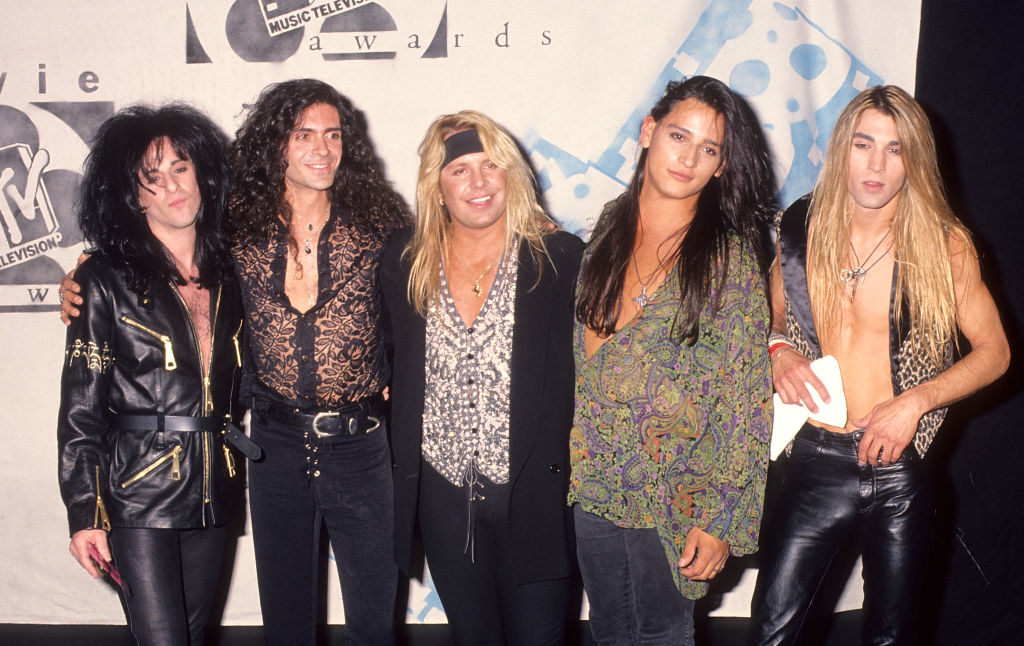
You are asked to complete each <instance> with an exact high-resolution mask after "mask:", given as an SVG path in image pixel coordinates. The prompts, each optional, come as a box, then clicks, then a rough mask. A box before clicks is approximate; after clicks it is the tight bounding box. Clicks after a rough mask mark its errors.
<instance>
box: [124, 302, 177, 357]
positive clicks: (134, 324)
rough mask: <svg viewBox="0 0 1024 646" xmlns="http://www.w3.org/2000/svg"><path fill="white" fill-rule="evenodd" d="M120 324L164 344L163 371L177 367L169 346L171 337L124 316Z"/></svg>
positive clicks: (171, 348) (172, 350)
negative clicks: (126, 325)
mask: <svg viewBox="0 0 1024 646" xmlns="http://www.w3.org/2000/svg"><path fill="white" fill-rule="evenodd" d="M121 322H122V323H126V324H128V325H130V326H132V327H133V328H135V329H137V330H142V331H143V332H145V333H146V334H149V335H151V336H155V337H156V338H157V339H159V340H160V342H161V343H163V344H164V370H174V369H176V368H177V367H178V362H177V361H175V360H174V348H173V347H172V346H171V337H169V336H167V335H166V334H161V333H160V332H157V331H156V330H153V329H150V328H148V327H146V326H145V325H143V324H142V323H139V322H138V321H136V320H135V319H133V318H130V317H128V316H125V315H124V314H122V315H121Z"/></svg>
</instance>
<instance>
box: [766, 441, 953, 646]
mask: <svg viewBox="0 0 1024 646" xmlns="http://www.w3.org/2000/svg"><path fill="white" fill-rule="evenodd" d="M862 436H863V432H861V431H857V432H854V433H849V434H841V433H832V432H829V431H826V430H824V429H820V428H816V427H813V426H810V425H805V426H804V428H803V429H801V430H800V432H799V433H798V434H797V436H796V440H795V442H794V445H793V453H792V456H791V457H790V464H789V466H788V470H787V472H786V477H785V481H784V483H783V486H782V492H781V495H780V496H779V499H778V501H777V503H776V504H777V507H776V508H775V509H773V510H772V513H773V517H772V519H771V522H770V525H769V527H768V528H767V532H768V533H767V534H765V535H763V536H762V539H761V543H762V546H761V567H760V572H759V573H758V577H757V585H756V587H755V590H754V601H753V619H754V643H755V644H757V645H758V646H761V645H767V644H772V645H775V644H792V643H794V642H795V641H796V638H797V635H798V633H799V632H800V627H801V625H802V624H803V621H804V618H805V616H806V614H807V610H808V608H809V607H810V605H811V601H812V600H813V598H814V595H815V593H816V592H817V590H818V586H819V585H820V583H821V581H822V579H823V578H824V576H825V574H826V572H827V571H828V568H829V565H830V564H831V562H832V559H833V558H834V557H835V555H836V553H837V552H838V551H839V547H840V545H841V544H842V543H843V542H844V541H845V540H847V539H848V538H852V537H853V536H855V532H859V533H860V534H861V536H862V538H863V544H864V551H863V576H864V622H865V623H864V630H863V638H862V643H864V644H901V645H907V644H912V643H913V640H914V624H915V619H916V613H917V609H918V605H919V601H920V596H921V585H922V583H923V581H924V576H925V572H924V570H925V566H926V564H927V558H928V549H929V543H930V541H931V533H932V520H933V517H934V510H935V503H934V493H933V489H932V485H931V482H930V479H929V477H928V474H927V473H926V471H925V468H924V465H923V464H922V463H921V459H920V458H919V457H918V456H917V453H916V452H915V451H914V449H913V446H910V447H907V449H906V450H905V451H904V452H903V455H902V456H900V459H899V460H898V461H896V462H895V463H893V464H890V465H889V466H880V467H873V466H870V465H865V466H859V465H858V464H857V443H858V442H859V441H860V438H861V437H862Z"/></svg>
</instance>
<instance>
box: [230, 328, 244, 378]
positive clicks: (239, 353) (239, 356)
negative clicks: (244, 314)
mask: <svg viewBox="0 0 1024 646" xmlns="http://www.w3.org/2000/svg"><path fill="white" fill-rule="evenodd" d="M243 325H245V319H242V320H241V321H239V322H238V329H237V330H235V335H234V336H232V337H231V341H232V342H234V344H235V358H236V359H238V367H239V368H241V367H242V343H241V341H239V340H238V336H239V335H240V334H241V333H242V326H243Z"/></svg>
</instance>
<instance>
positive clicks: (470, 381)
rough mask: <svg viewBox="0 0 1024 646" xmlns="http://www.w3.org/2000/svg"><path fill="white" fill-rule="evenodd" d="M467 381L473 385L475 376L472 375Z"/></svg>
mask: <svg viewBox="0 0 1024 646" xmlns="http://www.w3.org/2000/svg"><path fill="white" fill-rule="evenodd" d="M466 383H467V384H469V385H470V386H472V385H473V378H472V377H470V378H469V379H467V380H466Z"/></svg>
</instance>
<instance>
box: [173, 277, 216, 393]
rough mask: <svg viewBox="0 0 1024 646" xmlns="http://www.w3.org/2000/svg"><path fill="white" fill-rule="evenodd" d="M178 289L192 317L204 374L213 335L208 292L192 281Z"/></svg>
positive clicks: (207, 364) (208, 360)
mask: <svg viewBox="0 0 1024 646" xmlns="http://www.w3.org/2000/svg"><path fill="white" fill-rule="evenodd" d="M178 290H179V291H180V292H181V298H182V299H183V300H184V301H185V307H186V308H187V309H188V313H189V316H191V317H192V325H193V326H194V327H195V331H196V337H197V338H198V339H199V352H200V354H201V355H202V358H203V372H204V374H205V373H206V371H207V370H208V366H209V365H210V343H211V339H212V337H213V332H212V330H211V326H210V293H209V291H207V290H205V289H201V288H200V287H199V286H198V285H195V284H193V283H190V284H188V285H185V286H183V287H179V288H178Z"/></svg>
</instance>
